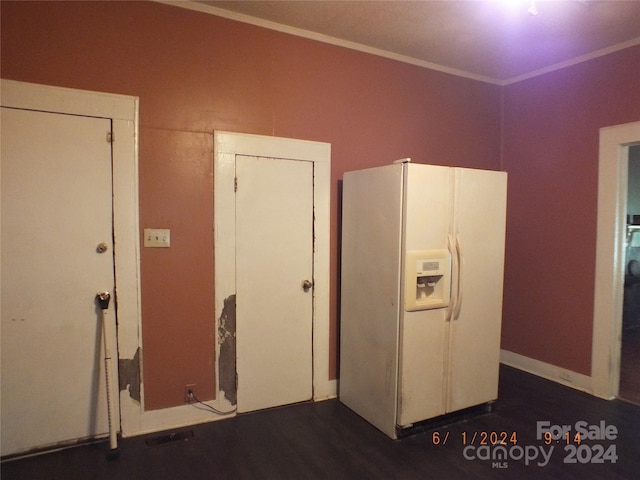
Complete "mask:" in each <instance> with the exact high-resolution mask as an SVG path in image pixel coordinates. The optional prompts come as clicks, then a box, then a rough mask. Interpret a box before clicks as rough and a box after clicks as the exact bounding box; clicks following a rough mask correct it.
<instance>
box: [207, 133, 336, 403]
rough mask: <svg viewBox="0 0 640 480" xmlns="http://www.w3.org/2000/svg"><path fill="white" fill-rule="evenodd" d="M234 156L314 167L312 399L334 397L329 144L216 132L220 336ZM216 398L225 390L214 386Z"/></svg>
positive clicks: (229, 289)
mask: <svg viewBox="0 0 640 480" xmlns="http://www.w3.org/2000/svg"><path fill="white" fill-rule="evenodd" d="M236 155H248V156H256V157H272V158H288V159H293V160H306V161H311V162H313V163H314V194H313V197H314V198H313V203H314V236H315V242H314V248H315V251H314V260H313V263H314V264H313V272H314V297H313V325H312V328H313V346H312V349H313V398H314V400H321V399H324V398H329V397H333V396H335V395H336V381H335V380H333V381H332V380H330V379H329V291H330V288H329V270H330V253H329V248H330V236H329V232H330V200H331V197H330V194H331V145H330V144H328V143H321V142H311V141H306V140H294V139H287V138H278V137H269V136H263V135H250V134H242V133H233V132H224V131H216V132H215V133H214V258H215V318H216V332H217V331H218V322H219V319H220V318H221V316H222V315H223V310H224V301H225V299H227V298H230V297H232V296H233V295H235V293H236V292H235V284H236V268H235V253H236V252H235V245H236V234H235V201H236V200H235V192H234V178H235V161H236V160H235V158H236ZM219 353H220V349H219V348H217V349H216V355H217V358H216V369H217V372H218V375H216V381H217V382H219V379H220V375H219V372H220V361H219V360H220V359H219ZM216 390H217V392H218V393H217V398H224V392H221V391H220V388H219V384H218V385H217V386H216Z"/></svg>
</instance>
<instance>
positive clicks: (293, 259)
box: [236, 155, 314, 413]
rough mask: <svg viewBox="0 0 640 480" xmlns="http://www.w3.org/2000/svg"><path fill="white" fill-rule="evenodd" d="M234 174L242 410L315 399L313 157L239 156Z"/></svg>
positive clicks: (238, 339)
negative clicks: (313, 377) (313, 354)
mask: <svg viewBox="0 0 640 480" xmlns="http://www.w3.org/2000/svg"><path fill="white" fill-rule="evenodd" d="M236 179H237V181H236V328H237V331H236V344H237V350H236V358H237V368H236V375H237V385H238V412H239V413H244V412H249V411H253V410H261V409H265V408H270V407H276V406H281V405H287V404H291V403H297V402H302V401H305V400H310V399H311V397H312V375H313V371H312V358H313V356H312V344H311V342H312V323H313V243H314V242H313V163H312V162H307V161H300V160H287V159H276V158H265V157H251V156H245V155H238V156H236ZM274 386H275V388H274Z"/></svg>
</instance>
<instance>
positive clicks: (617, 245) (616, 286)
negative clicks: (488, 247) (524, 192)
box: [591, 122, 640, 398]
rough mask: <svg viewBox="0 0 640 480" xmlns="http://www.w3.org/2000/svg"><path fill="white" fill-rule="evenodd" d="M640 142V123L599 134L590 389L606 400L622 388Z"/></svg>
mask: <svg viewBox="0 0 640 480" xmlns="http://www.w3.org/2000/svg"><path fill="white" fill-rule="evenodd" d="M638 142H640V122H633V123H627V124H623V125H616V126H612V127H606V128H601V129H600V151H599V166H598V227H597V240H596V272H595V273H596V274H595V278H596V279H595V292H594V308H593V344H592V345H593V351H592V357H591V381H592V385H591V389H592V393H593V394H594V395H596V396H598V397H602V398H613V397H616V396H617V395H618V387H619V383H620V350H621V334H622V296H623V288H622V286H623V282H624V238H625V220H624V219H625V218H626V214H627V212H626V210H627V180H628V165H629V146H630V145H633V144H636V143H638Z"/></svg>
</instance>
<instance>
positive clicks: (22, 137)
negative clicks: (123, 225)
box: [1, 108, 116, 455]
mask: <svg viewBox="0 0 640 480" xmlns="http://www.w3.org/2000/svg"><path fill="white" fill-rule="evenodd" d="M1 122H2V123H1V125H2V139H1V143H2V252H1V257H2V258H1V274H2V298H1V301H2V414H1V415H2V418H1V419H2V455H8V454H13V453H18V452H23V451H28V450H31V449H35V448H40V447H49V446H53V445H58V444H64V443H67V442H73V441H75V440H77V439H82V438H87V437H94V436H98V435H102V434H105V433H107V431H108V422H107V414H106V394H105V386H104V384H105V381H104V368H103V359H102V355H101V323H100V318H101V317H100V311H99V309H98V308H97V306H96V302H95V296H96V294H97V293H98V292H101V291H109V292H113V288H114V266H113V254H112V252H113V241H112V203H111V199H112V188H111V145H110V144H109V143H108V142H107V133H108V132H109V131H110V130H111V122H110V120H108V119H101V118H89V117H82V116H74V115H62V114H55V113H44V112H36V111H27V110H17V109H10V108H2V118H1ZM101 243H104V244H105V245H106V249H107V250H106V252H104V253H98V245H99V244H101ZM113 304H114V301H113V300H112V302H111V305H110V310H111V311H115V309H114V306H113ZM112 344H115V342H113V339H112ZM113 356H114V357H116V355H115V352H114V355H113Z"/></svg>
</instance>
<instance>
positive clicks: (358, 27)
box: [161, 0, 640, 84]
mask: <svg viewBox="0 0 640 480" xmlns="http://www.w3.org/2000/svg"><path fill="white" fill-rule="evenodd" d="M161 1H162V0H161ZM164 1H165V3H173V4H178V5H182V6H185V7H187V8H195V9H197V10H202V11H208V12H210V13H214V14H218V15H223V16H226V17H227V18H232V19H236V20H240V21H245V22H249V23H254V24H257V25H261V26H265V27H267V28H274V29H277V30H281V31H286V32H288V33H293V34H296V35H301V36H305V37H310V38H315V39H318V40H322V41H327V42H329V43H334V44H339V45H345V46H348V47H351V48H356V49H358V50H364V51H369V52H371V53H375V54H378V55H383V56H387V57H391V58H396V59H398V60H402V61H407V62H409V63H414V64H417V65H422V66H425V67H430V68H436V69H440V70H443V71H449V72H451V73H455V74H459V75H463V76H468V77H471V78H477V79H480V80H484V81H489V82H493V83H498V84H505V83H511V82H513V81H516V80H520V79H522V78H526V77H528V76H532V75H535V74H538V73H541V72H543V71H548V70H550V69H554V68H558V67H561V66H566V65H568V64H571V63H575V62H577V61H581V60H584V59H586V58H592V57H594V56H597V55H599V54H603V53H609V52H611V51H615V50H618V49H620V48H624V47H629V46H632V45H638V44H640V1H638V0H627V1H585V0H563V1H558V0H556V1H544V0H534V1H535V7H536V9H537V11H538V14H537V15H535V16H534V15H530V14H529V13H528V12H527V11H528V9H529V8H530V6H531V4H532V1H531V0H492V1H489V0H487V1H483V0H474V1H471V0H448V1H404V0H394V1H381V0H378V1H353V0H351V1H332V0H324V1H314V0H307V1H276V0H270V1H242V0H237V1H204V0H197V1H195V0H193V1H190V2H186V4H185V2H172V1H169V0H164Z"/></svg>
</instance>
